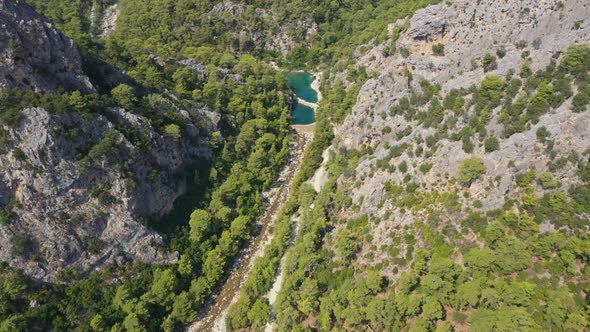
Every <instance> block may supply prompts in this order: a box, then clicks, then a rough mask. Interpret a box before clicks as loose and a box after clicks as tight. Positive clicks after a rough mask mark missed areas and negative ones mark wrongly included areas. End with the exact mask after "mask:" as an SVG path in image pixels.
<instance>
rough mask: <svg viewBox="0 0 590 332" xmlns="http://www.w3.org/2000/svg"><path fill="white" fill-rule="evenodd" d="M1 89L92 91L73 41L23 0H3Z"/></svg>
mask: <svg viewBox="0 0 590 332" xmlns="http://www.w3.org/2000/svg"><path fill="white" fill-rule="evenodd" d="M0 27H1V29H0V89H1V88H32V89H35V90H36V91H52V90H56V89H57V88H58V87H63V88H65V89H66V90H80V91H83V92H92V91H94V88H93V87H92V84H91V83H90V81H89V79H88V77H86V75H84V73H83V72H82V69H81V59H80V54H79V52H78V49H77V47H76V45H75V44H74V42H73V41H72V40H71V39H69V38H68V37H66V36H65V35H63V34H62V33H60V32H58V31H56V30H55V29H54V28H53V27H52V25H51V24H50V23H49V22H48V21H47V20H45V19H44V18H42V17H41V16H40V15H38V14H37V13H36V12H35V11H34V10H33V8H32V7H31V6H29V5H28V4H26V3H25V2H24V1H21V0H0Z"/></svg>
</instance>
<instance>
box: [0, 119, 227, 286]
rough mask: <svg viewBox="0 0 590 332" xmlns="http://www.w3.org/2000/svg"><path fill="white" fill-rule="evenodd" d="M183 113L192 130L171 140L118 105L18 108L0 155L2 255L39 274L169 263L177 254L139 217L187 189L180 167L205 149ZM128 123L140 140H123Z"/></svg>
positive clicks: (162, 208) (158, 211)
mask: <svg viewBox="0 0 590 332" xmlns="http://www.w3.org/2000/svg"><path fill="white" fill-rule="evenodd" d="M185 114H186V113H185ZM186 116H187V123H186V127H185V128H184V132H187V133H189V137H186V138H183V139H182V140H176V139H174V138H171V137H165V136H162V135H161V134H159V133H158V132H157V131H156V130H155V128H153V127H152V126H151V124H150V122H149V121H148V120H147V119H146V118H143V117H141V116H138V115H135V114H132V113H129V112H127V111H125V110H123V109H114V110H112V111H111V114H110V116H109V118H110V120H109V119H107V118H106V117H105V116H102V115H95V114H93V115H90V116H81V115H79V114H76V113H71V114H60V115H54V114H50V113H48V112H47V111H46V110H44V109H41V108H32V109H26V110H24V111H23V119H22V120H21V123H20V126H18V127H17V128H14V129H11V130H10V132H9V135H10V142H11V149H10V152H9V153H6V154H2V155H0V167H1V171H0V204H1V205H2V207H4V209H5V211H9V214H10V218H9V220H5V222H4V223H5V224H4V225H1V226H0V247H1V249H0V260H2V261H8V262H9V263H10V264H11V266H14V267H17V268H19V269H22V270H23V271H24V272H25V273H26V274H29V275H31V276H32V277H34V278H36V279H41V280H45V281H55V280H56V278H57V276H58V275H59V273H60V272H61V271H62V270H63V269H64V268H66V267H70V268H74V269H75V271H77V272H80V273H85V272H90V271H92V270H93V269H95V268H99V267H101V266H103V265H105V264H109V263H122V262H124V261H125V260H127V259H138V260H140V261H144V262H148V263H165V262H171V261H174V260H175V259H176V254H175V253H162V252H158V251H157V250H156V247H157V246H158V245H159V244H160V243H161V242H162V238H161V236H159V235H157V234H155V233H154V232H152V231H150V230H148V229H147V228H146V227H145V225H144V221H145V220H146V219H147V218H151V217H159V216H162V215H164V214H166V213H167V212H169V211H170V210H171V209H172V207H173V203H174V201H175V199H176V198H177V197H178V196H179V195H181V194H182V193H183V192H184V191H185V186H186V184H185V183H186V179H185V174H184V171H186V170H187V169H188V168H189V166H191V164H192V163H193V162H194V161H195V160H198V159H203V158H209V157H210V151H209V145H208V142H207V141H206V140H205V139H204V138H203V136H204V134H206V133H204V132H202V130H199V129H197V128H196V127H195V126H194V125H192V124H191V119H190V117H189V116H188V114H186ZM203 118H204V117H203ZM202 120H203V119H201V121H202ZM210 125H211V126H214V125H215V124H213V123H211V124H210ZM121 127H123V128H126V129H125V131H124V132H121V131H119V130H117V129H116V128H121ZM130 129H131V131H136V132H137V133H138V134H139V135H141V136H142V137H143V138H142V140H143V141H144V143H145V144H143V145H142V146H138V144H137V143H134V142H133V141H131V140H130V139H128V138H127V137H126V136H125V135H126V133H129V132H131V131H130ZM190 180H192V178H191V179H190Z"/></svg>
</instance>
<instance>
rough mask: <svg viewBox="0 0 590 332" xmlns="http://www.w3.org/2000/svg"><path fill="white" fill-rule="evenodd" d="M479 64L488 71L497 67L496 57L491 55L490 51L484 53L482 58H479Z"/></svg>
mask: <svg viewBox="0 0 590 332" xmlns="http://www.w3.org/2000/svg"><path fill="white" fill-rule="evenodd" d="M481 65H482V66H483V71H484V72H488V71H491V70H495V69H496V68H498V63H497V62H496V57H495V56H493V55H491V54H490V53H486V55H484V57H483V59H482V60H481Z"/></svg>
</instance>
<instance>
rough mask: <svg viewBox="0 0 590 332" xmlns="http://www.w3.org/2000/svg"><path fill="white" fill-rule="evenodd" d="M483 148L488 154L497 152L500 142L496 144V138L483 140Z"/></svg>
mask: <svg viewBox="0 0 590 332" xmlns="http://www.w3.org/2000/svg"><path fill="white" fill-rule="evenodd" d="M484 147H485V150H486V153H490V152H493V151H496V150H498V148H500V142H498V139H497V138H495V137H490V138H488V139H486V140H485V142H484Z"/></svg>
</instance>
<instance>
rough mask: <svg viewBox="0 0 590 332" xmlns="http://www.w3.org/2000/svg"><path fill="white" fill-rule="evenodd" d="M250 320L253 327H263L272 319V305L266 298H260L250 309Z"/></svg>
mask: <svg viewBox="0 0 590 332" xmlns="http://www.w3.org/2000/svg"><path fill="white" fill-rule="evenodd" d="M248 320H250V322H251V326H252V327H253V328H261V327H263V326H265V325H266V323H267V322H268V321H269V320H270V307H269V306H268V301H267V300H266V299H258V300H256V302H255V303H254V305H253V306H252V309H250V311H248Z"/></svg>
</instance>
